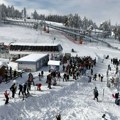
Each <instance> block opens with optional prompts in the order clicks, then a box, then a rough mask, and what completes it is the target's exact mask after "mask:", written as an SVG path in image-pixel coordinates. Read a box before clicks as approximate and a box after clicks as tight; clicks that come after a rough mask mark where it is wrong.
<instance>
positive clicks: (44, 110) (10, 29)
mask: <svg viewBox="0 0 120 120" xmlns="http://www.w3.org/2000/svg"><path fill="white" fill-rule="evenodd" d="M54 37H56V40H55V41H54V43H61V45H62V46H63V53H65V52H66V53H71V49H72V48H73V49H74V50H75V51H76V52H75V53H71V54H72V55H73V56H76V55H78V56H91V57H93V58H95V57H96V59H97V65H96V66H95V67H94V73H97V74H99V73H100V74H103V75H104V80H103V82H100V81H99V80H97V81H93V80H92V82H91V83H88V77H87V76H81V77H80V78H79V80H77V81H73V80H72V78H70V80H71V81H70V82H62V81H61V82H60V83H59V86H54V87H53V86H52V89H51V90H50V89H48V88H47V85H46V84H45V81H46V75H47V74H48V72H45V77H44V78H43V79H42V84H43V86H42V90H43V91H42V92H40V91H37V90H36V88H35V87H34V86H32V91H31V95H32V96H31V97H28V98H26V99H25V101H22V99H20V98H19V97H18V95H16V97H15V99H10V104H8V105H4V101H3V99H4V95H3V93H4V90H6V89H9V88H10V86H11V84H12V81H11V82H9V83H7V84H5V83H2V84H0V120H55V116H56V115H57V114H58V113H60V114H61V116H62V120H101V119H102V115H103V114H104V113H105V114H106V116H107V119H108V120H120V114H119V106H117V105H115V103H114V99H113V98H112V93H114V87H112V88H108V87H107V86H106V81H107V78H106V71H107V67H108V64H110V63H111V61H110V59H104V61H103V57H104V56H106V55H109V56H110V58H113V57H118V58H119V59H120V54H119V51H117V50H113V49H110V48H107V47H105V46H102V45H101V44H99V43H84V44H82V45H80V44H75V43H73V42H72V41H70V40H68V39H67V38H66V37H65V36H63V35H62V34H61V33H59V32H57V31H54V30H50V33H49V34H48V33H44V32H42V34H41V33H40V32H39V31H35V30H32V29H27V28H22V27H17V26H9V25H7V26H2V27H0V42H5V43H8V44H9V43H10V42H31V43H32V42H34V43H53V40H54ZM11 65H12V64H11ZM111 66H112V71H111V74H109V76H112V74H113V73H114V71H115V67H114V66H113V65H111ZM88 72H89V71H88ZM38 73H39V71H38V72H35V73H33V75H34V77H35V82H39V81H38V77H37V76H38ZM27 77H28V74H27V73H25V74H23V77H22V78H17V79H16V81H17V83H24V81H25V80H27ZM95 86H97V88H98V90H99V101H100V102H96V101H94V100H93V89H94V87H95ZM103 91H104V95H103ZM17 93H18V91H17Z"/></svg>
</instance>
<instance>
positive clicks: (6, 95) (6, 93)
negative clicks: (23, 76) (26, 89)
mask: <svg viewBox="0 0 120 120" xmlns="http://www.w3.org/2000/svg"><path fill="white" fill-rule="evenodd" d="M4 96H5V98H6V100H5V104H8V103H9V93H8V91H7V90H6V91H5V92H4Z"/></svg>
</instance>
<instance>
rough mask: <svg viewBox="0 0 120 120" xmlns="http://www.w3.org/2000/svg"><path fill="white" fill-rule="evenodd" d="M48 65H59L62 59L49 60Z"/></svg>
mask: <svg viewBox="0 0 120 120" xmlns="http://www.w3.org/2000/svg"><path fill="white" fill-rule="evenodd" d="M48 65H55V66H59V65H60V61H56V60H49V61H48Z"/></svg>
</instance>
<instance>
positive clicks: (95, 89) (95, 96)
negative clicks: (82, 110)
mask: <svg viewBox="0 0 120 120" xmlns="http://www.w3.org/2000/svg"><path fill="white" fill-rule="evenodd" d="M93 94H94V100H95V99H97V102H98V95H99V93H98V90H97V87H95V88H94V91H93Z"/></svg>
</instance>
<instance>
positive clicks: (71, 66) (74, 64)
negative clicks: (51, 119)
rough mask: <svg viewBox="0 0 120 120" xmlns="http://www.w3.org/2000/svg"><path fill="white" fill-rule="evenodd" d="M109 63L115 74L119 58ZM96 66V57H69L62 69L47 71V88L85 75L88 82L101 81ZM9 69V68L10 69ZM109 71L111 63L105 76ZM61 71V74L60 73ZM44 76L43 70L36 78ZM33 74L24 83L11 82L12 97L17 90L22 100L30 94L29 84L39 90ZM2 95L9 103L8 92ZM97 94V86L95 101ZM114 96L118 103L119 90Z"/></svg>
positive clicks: (101, 77) (58, 116)
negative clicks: (95, 69) (114, 68)
mask: <svg viewBox="0 0 120 120" xmlns="http://www.w3.org/2000/svg"><path fill="white" fill-rule="evenodd" d="M111 63H112V64H113V65H115V66H116V72H115V74H117V73H118V70H119V68H118V65H119V60H117V59H114V58H113V59H111ZM95 66H96V58H95V59H92V58H91V57H90V56H87V57H78V56H76V57H70V58H69V59H68V60H67V62H66V63H63V65H62V71H56V70H52V71H49V74H48V75H47V76H46V83H47V84H48V88H49V89H52V87H51V86H52V85H53V86H56V85H58V82H60V81H62V82H67V81H70V79H72V80H78V79H79V78H80V77H81V76H83V75H84V76H87V77H88V82H91V81H92V80H94V81H97V80H99V81H101V82H103V78H104V75H103V74H100V73H96V72H95V71H94V67H95ZM10 71H11V70H10ZM87 71H89V75H88V74H87ZM109 71H111V65H110V64H109V65H108V69H107V77H108V74H109ZM61 73H62V74H61ZM43 76H44V71H41V73H39V74H38V79H39V81H42V79H41V78H42V77H43ZM33 79H34V78H33V74H32V73H29V74H28V79H27V81H26V82H25V83H23V84H19V86H17V85H16V83H13V84H12V86H11V87H10V91H11V92H12V98H14V97H15V94H16V91H17V90H19V92H18V95H19V96H21V95H22V99H23V100H24V99H25V97H27V96H29V95H30V90H31V85H32V84H33V85H36V86H37V89H38V90H41V85H42V84H41V83H40V84H35V83H34V80H33ZM112 82H114V79H112ZM4 96H5V98H6V100H5V104H8V103H9V92H8V91H7V90H6V91H5V92H4ZM98 96H99V91H98V89H97V87H96V86H95V88H94V89H93V99H94V100H96V101H97V102H98V101H99V100H98ZM113 96H114V98H115V104H117V105H120V100H119V92H117V93H115V95H113ZM56 119H57V120H61V115H57V116H56Z"/></svg>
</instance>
